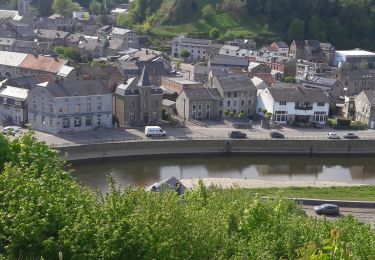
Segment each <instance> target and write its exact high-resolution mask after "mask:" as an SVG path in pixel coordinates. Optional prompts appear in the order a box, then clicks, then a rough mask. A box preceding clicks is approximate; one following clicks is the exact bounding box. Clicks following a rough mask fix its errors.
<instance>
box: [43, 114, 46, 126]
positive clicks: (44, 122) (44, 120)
mask: <svg viewBox="0 0 375 260" xmlns="http://www.w3.org/2000/svg"><path fill="white" fill-rule="evenodd" d="M42 124H43V125H45V124H46V117H45V116H42Z"/></svg>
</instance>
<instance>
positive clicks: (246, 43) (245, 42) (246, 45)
mask: <svg viewBox="0 0 375 260" xmlns="http://www.w3.org/2000/svg"><path fill="white" fill-rule="evenodd" d="M225 45H230V46H237V47H239V48H241V49H246V50H256V48H257V44H256V42H255V41H254V40H253V39H234V40H231V41H226V42H225Z"/></svg>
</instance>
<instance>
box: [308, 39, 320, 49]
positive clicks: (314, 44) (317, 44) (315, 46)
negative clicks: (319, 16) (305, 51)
mask: <svg viewBox="0 0 375 260" xmlns="http://www.w3.org/2000/svg"><path fill="white" fill-rule="evenodd" d="M306 46H308V47H310V48H313V49H317V50H318V49H320V42H319V41H317V40H306Z"/></svg>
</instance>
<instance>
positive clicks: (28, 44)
mask: <svg viewBox="0 0 375 260" xmlns="http://www.w3.org/2000/svg"><path fill="white" fill-rule="evenodd" d="M14 47H15V48H32V49H43V50H49V49H52V43H50V42H35V41H21V40H16V41H15V42H14Z"/></svg>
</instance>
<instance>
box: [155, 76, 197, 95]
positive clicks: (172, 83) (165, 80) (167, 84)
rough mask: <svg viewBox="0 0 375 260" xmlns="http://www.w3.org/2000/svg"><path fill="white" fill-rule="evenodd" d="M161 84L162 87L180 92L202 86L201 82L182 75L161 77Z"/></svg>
mask: <svg viewBox="0 0 375 260" xmlns="http://www.w3.org/2000/svg"><path fill="white" fill-rule="evenodd" d="M161 86H162V87H163V89H165V90H167V91H169V92H171V93H177V94H180V93H181V92H182V91H183V90H184V89H192V88H203V87H204V85H203V83H200V82H197V81H193V80H188V79H185V78H182V77H173V78H172V77H162V78H161Z"/></svg>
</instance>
